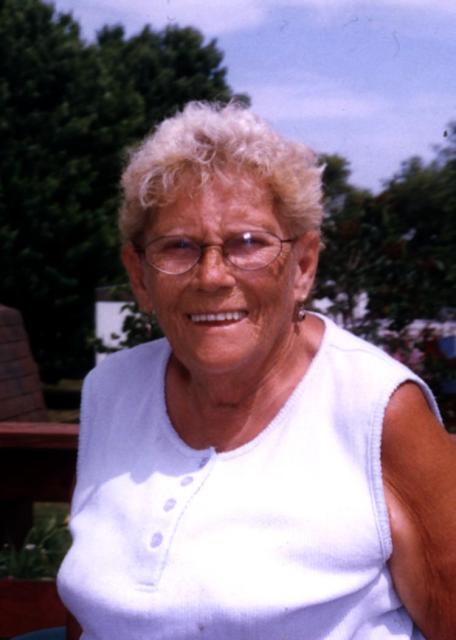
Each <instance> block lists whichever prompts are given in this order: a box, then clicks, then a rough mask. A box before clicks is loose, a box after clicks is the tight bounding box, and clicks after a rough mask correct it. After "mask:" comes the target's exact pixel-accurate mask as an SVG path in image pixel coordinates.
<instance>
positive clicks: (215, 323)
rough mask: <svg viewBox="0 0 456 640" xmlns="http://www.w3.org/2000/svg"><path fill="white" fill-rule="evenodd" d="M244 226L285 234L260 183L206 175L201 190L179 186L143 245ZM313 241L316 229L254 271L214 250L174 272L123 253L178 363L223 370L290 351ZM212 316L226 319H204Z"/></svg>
mask: <svg viewBox="0 0 456 640" xmlns="http://www.w3.org/2000/svg"><path fill="white" fill-rule="evenodd" d="M188 186H190V185H188ZM245 231H268V232H271V233H273V234H275V235H276V236H278V237H279V238H282V239H285V238H289V237H290V235H291V234H290V232H289V230H288V229H287V228H286V226H285V225H284V224H283V223H281V222H280V221H279V220H278V219H277V218H276V216H275V214H274V210H273V200H272V197H271V194H270V191H269V189H268V188H267V187H266V186H264V185H261V184H259V183H258V181H256V180H254V179H253V178H252V179H250V180H243V182H242V183H240V181H237V182H236V181H233V182H232V183H231V182H230V184H229V185H228V184H226V183H225V182H223V183H222V182H221V181H220V180H218V179H214V180H212V181H211V182H210V183H209V184H208V185H206V186H205V187H204V189H203V190H201V191H196V190H195V191H194V192H193V193H192V190H191V189H185V188H183V189H182V190H181V191H180V193H179V195H178V197H177V198H176V200H175V201H174V202H173V203H172V204H169V205H167V206H166V207H164V208H163V209H161V210H160V212H159V213H158V215H157V216H156V217H155V218H154V220H153V221H152V222H151V224H150V225H149V227H148V228H147V229H146V231H145V242H144V244H147V243H148V242H150V241H151V240H153V239H155V238H159V237H162V236H186V237H188V238H191V239H192V240H194V241H196V242H198V243H201V244H206V243H207V244H210V243H222V242H223V241H224V240H226V239H227V238H229V237H230V236H232V235H234V234H236V233H239V232H245ZM318 246H319V240H318V237H317V236H316V234H314V233H308V234H305V235H303V236H301V237H300V238H299V239H298V240H297V241H296V242H295V243H292V244H284V245H283V247H282V252H281V254H280V255H279V257H278V258H277V259H276V260H275V261H274V262H273V263H272V264H270V265H269V266H267V267H265V268H263V269H261V270H257V271H242V270H241V269H239V268H237V267H235V266H233V265H231V264H230V263H229V262H226V261H225V260H224V258H223V255H222V253H221V251H220V249H219V248H208V249H206V250H205V251H204V252H203V255H202V257H201V259H200V261H199V263H198V264H197V265H195V266H194V267H193V268H192V269H191V270H190V271H188V272H187V273H184V274H181V275H169V274H166V273H161V272H159V271H156V270H155V269H154V268H152V267H150V266H149V265H147V264H146V262H145V261H144V259H143V258H141V257H140V256H138V255H137V254H136V252H135V251H134V249H133V248H132V247H131V245H128V246H127V247H125V248H124V252H123V258H124V263H125V266H126V267H127V270H128V272H129V275H130V279H131V283H132V286H133V290H134V292H135V294H136V297H137V299H138V302H139V304H140V306H141V308H142V309H143V310H144V311H146V312H151V311H153V312H154V313H155V314H156V316H157V320H158V322H159V324H160V326H161V328H162V330H163V332H164V333H165V335H166V336H167V338H168V340H169V342H170V343H171V346H172V349H173V352H174V355H175V357H176V358H177V359H178V360H179V361H180V362H181V364H183V365H184V366H185V367H186V368H187V369H188V370H189V371H190V372H197V371H201V372H205V373H211V372H212V373H227V372H236V371H245V367H251V370H252V371H254V370H255V368H257V367H266V366H268V364H273V363H274V361H275V359H276V358H277V357H280V356H283V355H286V353H285V352H286V351H287V349H288V348H292V343H293V336H294V335H296V334H295V332H294V331H293V310H294V306H295V303H296V301H297V300H303V299H304V298H305V297H306V296H307V294H308V293H309V290H310V287H311V285H312V281H313V276H314V272H315V268H316V263H317V258H318ZM220 313H229V316H228V318H226V317H225V319H223V320H216V319H215V320H214V319H213V318H208V316H209V315H210V316H214V315H215V314H220Z"/></svg>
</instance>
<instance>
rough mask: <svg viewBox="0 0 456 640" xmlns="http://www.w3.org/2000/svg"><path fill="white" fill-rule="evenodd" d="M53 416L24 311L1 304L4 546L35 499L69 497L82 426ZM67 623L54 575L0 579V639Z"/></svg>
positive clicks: (22, 525) (26, 523)
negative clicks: (50, 418) (55, 420)
mask: <svg viewBox="0 0 456 640" xmlns="http://www.w3.org/2000/svg"><path fill="white" fill-rule="evenodd" d="M47 418H48V416H47V410H46V407H45V403H44V399H43V394H42V390H41V382H40V378H39V374H38V368H37V366H36V363H35V362H34V360H33V357H32V354H31V351H30V347H29V342H28V337H27V334H26V331H25V328H24V326H23V322H22V318H21V315H20V313H19V312H18V311H16V310H15V309H11V308H8V307H4V306H1V305H0V544H1V543H4V542H12V543H13V544H14V545H15V546H16V547H17V548H19V547H20V546H21V545H22V543H23V541H24V538H25V536H26V534H27V532H28V531H29V529H30V527H31V526H32V524H33V503H34V502H36V501H42V502H68V501H69V499H70V495H71V487H72V484H73V479H74V472H75V466H76V451H77V442H78V433H79V425H76V424H62V423H50V422H47ZM65 624H67V628H69V619H68V616H67V612H66V611H65V608H64V607H63V604H62V603H61V602H60V599H59V597H58V595H57V590H56V586H55V582H54V581H53V580H48V581H41V580H35V581H33V580H30V581H28V580H16V579H12V578H7V579H3V580H0V637H9V636H12V635H16V634H19V633H25V632H28V631H32V630H35V629H42V628H46V627H51V626H63V625H65ZM70 624H71V623H70ZM74 637H78V635H77V634H76V635H75V636H74Z"/></svg>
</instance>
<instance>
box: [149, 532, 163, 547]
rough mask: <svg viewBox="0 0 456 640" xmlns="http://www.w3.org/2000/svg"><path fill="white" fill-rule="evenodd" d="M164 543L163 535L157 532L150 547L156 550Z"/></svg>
mask: <svg viewBox="0 0 456 640" xmlns="http://www.w3.org/2000/svg"><path fill="white" fill-rule="evenodd" d="M162 542H163V536H162V534H161V533H160V532H159V531H157V532H156V533H154V535H153V536H152V540H151V541H150V546H151V547H152V548H153V549H155V548H156V547H159V546H160V545H161V543H162Z"/></svg>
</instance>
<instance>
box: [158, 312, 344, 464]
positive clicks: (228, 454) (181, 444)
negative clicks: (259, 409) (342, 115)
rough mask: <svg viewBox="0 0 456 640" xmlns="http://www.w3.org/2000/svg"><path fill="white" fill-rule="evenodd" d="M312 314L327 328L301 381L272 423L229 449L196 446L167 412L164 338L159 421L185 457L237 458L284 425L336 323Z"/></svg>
mask: <svg viewBox="0 0 456 640" xmlns="http://www.w3.org/2000/svg"><path fill="white" fill-rule="evenodd" d="M312 315H314V316H316V317H317V318H320V320H322V322H323V324H324V331H323V336H322V339H321V342H320V346H319V348H318V351H317V353H316V354H315V356H314V358H313V359H312V362H311V363H310V365H309V367H308V368H307V370H306V372H305V373H304V375H303V376H302V378H301V380H300V381H299V382H298V384H297V385H296V386H295V388H294V389H293V391H292V392H291V393H290V395H289V396H288V398H287V399H286V401H285V402H284V403H283V405H282V406H281V407H280V409H279V410H278V411H277V413H276V414H275V416H274V417H273V418H272V420H271V421H270V422H269V424H267V425H266V427H265V428H264V429H263V430H262V431H260V433H258V434H257V435H256V436H255V437H254V438H252V439H251V440H249V441H248V442H246V443H245V444H243V445H241V446H240V447H236V448H235V449H230V450H229V451H220V452H217V451H216V449H215V447H212V446H211V447H206V448H205V449H194V448H193V447H191V446H190V445H188V444H187V443H186V442H185V441H184V440H183V439H182V438H181V437H180V436H179V434H178V433H177V431H176V429H175V428H174V425H173V424H172V422H171V418H170V416H169V413H168V407H167V405H166V383H165V381H166V370H167V367H168V363H169V359H170V357H171V353H172V351H171V345H170V344H169V342H168V341H167V340H166V341H165V344H166V349H165V350H164V353H163V357H162V358H161V362H160V365H159V374H158V380H159V384H160V389H159V403H160V407H159V409H160V412H159V414H160V415H161V416H164V420H160V425H161V428H162V431H163V432H164V434H165V435H166V436H167V438H168V439H169V441H170V442H171V444H172V445H173V446H174V447H175V448H176V449H177V450H178V451H179V452H180V453H181V454H182V455H184V456H185V457H191V458H200V457H201V455H202V454H211V455H214V454H215V455H217V457H218V458H219V459H229V458H234V457H237V456H240V455H243V454H245V453H248V452H249V451H250V450H251V449H253V448H255V447H257V446H258V445H259V444H261V442H263V441H264V440H265V439H266V438H267V437H268V436H269V434H271V433H272V432H274V431H275V430H276V429H277V428H279V427H280V425H282V424H283V422H284V421H285V420H286V418H287V416H288V414H289V413H290V412H291V411H292V409H293V406H294V405H295V403H296V402H297V400H298V398H299V397H300V396H301V394H302V393H303V391H304V389H305V388H306V387H307V386H308V385H309V384H310V381H311V380H312V378H314V377H315V375H317V374H316V371H318V368H319V366H320V362H321V360H322V359H323V357H324V354H325V353H326V350H327V346H328V343H329V341H330V334H331V333H332V330H333V326H334V325H333V323H332V321H331V320H329V318H326V317H325V316H323V315H321V314H320V313H316V312H313V311H312Z"/></svg>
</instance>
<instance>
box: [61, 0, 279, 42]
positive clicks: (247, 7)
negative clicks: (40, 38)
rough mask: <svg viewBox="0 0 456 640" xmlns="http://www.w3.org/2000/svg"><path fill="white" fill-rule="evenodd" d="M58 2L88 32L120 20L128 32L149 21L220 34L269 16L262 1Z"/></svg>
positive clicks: (103, 0) (156, 26)
mask: <svg viewBox="0 0 456 640" xmlns="http://www.w3.org/2000/svg"><path fill="white" fill-rule="evenodd" d="M55 4H56V5H57V8H58V9H59V10H64V11H70V10H71V11H72V12H73V14H74V16H75V17H76V18H77V19H79V20H81V21H82V22H83V24H84V25H85V30H86V32H87V33H90V31H94V30H96V29H97V28H100V26H102V25H104V24H113V23H119V22H121V23H122V24H123V25H124V26H125V27H126V30H127V32H128V33H129V34H131V33H135V32H137V31H138V30H140V29H141V28H142V27H143V26H144V25H145V24H147V23H149V24H152V25H153V27H155V28H163V27H165V26H168V25H173V24H178V25H179V26H186V25H192V26H195V27H197V28H198V29H201V30H202V31H203V32H204V33H205V34H208V35H211V36H217V35H220V34H223V33H226V32H230V31H239V30H242V29H247V28H251V27H255V26H257V25H260V24H262V23H263V22H264V20H265V19H266V16H267V10H266V8H265V7H264V5H263V4H262V3H261V2H260V0H230V1H229V2H227V1H226V0H211V1H210V2H208V0H97V1H96V2H94V1H93V0H55Z"/></svg>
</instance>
